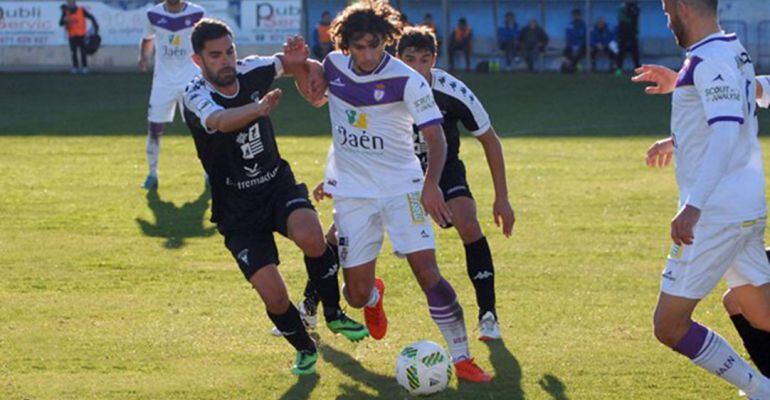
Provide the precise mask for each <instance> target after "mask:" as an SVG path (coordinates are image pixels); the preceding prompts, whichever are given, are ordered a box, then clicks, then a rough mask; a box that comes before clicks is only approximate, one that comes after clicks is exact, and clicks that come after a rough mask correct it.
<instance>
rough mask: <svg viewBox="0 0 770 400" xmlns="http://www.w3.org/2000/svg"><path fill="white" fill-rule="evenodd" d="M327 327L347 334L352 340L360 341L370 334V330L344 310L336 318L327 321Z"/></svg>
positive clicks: (344, 334)
mask: <svg viewBox="0 0 770 400" xmlns="http://www.w3.org/2000/svg"><path fill="white" fill-rule="evenodd" d="M326 327H328V328H329V330H330V331H332V332H334V333H338V334H340V335H342V336H345V337H346V338H347V339H348V340H350V341H351V342H358V341H360V340H363V339H364V338H365V337H367V336H369V330H368V329H366V327H365V326H363V325H361V324H360V323H358V322H356V321H354V320H352V319H350V317H348V316H347V315H345V313H344V312H342V310H340V311H339V314H338V315H337V318H336V319H333V320H331V321H326Z"/></svg>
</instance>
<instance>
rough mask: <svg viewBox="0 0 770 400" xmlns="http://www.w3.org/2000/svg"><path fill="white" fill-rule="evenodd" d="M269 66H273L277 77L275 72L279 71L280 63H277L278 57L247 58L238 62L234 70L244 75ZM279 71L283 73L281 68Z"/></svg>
mask: <svg viewBox="0 0 770 400" xmlns="http://www.w3.org/2000/svg"><path fill="white" fill-rule="evenodd" d="M270 65H275V69H276V76H278V73H277V72H278V70H279V65H280V61H278V57H275V56H270V57H260V56H248V57H246V58H244V59H242V60H238V64H237V65H236V70H237V71H238V73H241V74H245V73H247V72H250V71H253V70H255V69H257V68H264V67H268V66H270ZM280 70H281V72H283V66H281V67H280Z"/></svg>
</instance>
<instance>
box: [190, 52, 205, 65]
mask: <svg viewBox="0 0 770 400" xmlns="http://www.w3.org/2000/svg"><path fill="white" fill-rule="evenodd" d="M191 58H192V62H193V64H195V65H197V66H198V68H203V59H202V58H201V56H200V55H199V54H198V53H193V55H192V57H191Z"/></svg>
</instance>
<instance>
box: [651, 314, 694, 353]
mask: <svg viewBox="0 0 770 400" xmlns="http://www.w3.org/2000/svg"><path fill="white" fill-rule="evenodd" d="M687 329H689V321H687V323H682V322H681V321H678V320H676V319H674V318H667V317H665V316H660V315H656V316H655V318H654V319H653V331H654V333H655V338H656V339H658V341H659V342H660V343H662V344H664V345H666V346H668V347H670V348H672V349H673V348H674V347H676V345H677V344H678V343H679V341H680V340H681V339H682V337H683V336H684V334H685V333H686V332H687Z"/></svg>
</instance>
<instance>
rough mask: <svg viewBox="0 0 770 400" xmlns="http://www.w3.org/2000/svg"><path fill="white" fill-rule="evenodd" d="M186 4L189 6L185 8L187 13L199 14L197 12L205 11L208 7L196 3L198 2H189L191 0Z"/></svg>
mask: <svg viewBox="0 0 770 400" xmlns="http://www.w3.org/2000/svg"><path fill="white" fill-rule="evenodd" d="M185 4H186V6H187V8H185V13H187V14H197V13H205V12H206V9H205V8H203V6H201V5H199V4H196V3H193V2H189V1H185Z"/></svg>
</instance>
